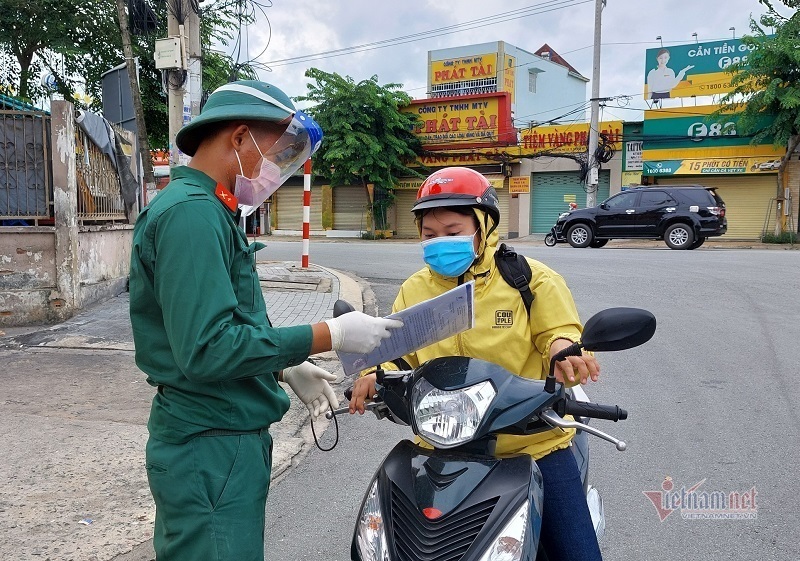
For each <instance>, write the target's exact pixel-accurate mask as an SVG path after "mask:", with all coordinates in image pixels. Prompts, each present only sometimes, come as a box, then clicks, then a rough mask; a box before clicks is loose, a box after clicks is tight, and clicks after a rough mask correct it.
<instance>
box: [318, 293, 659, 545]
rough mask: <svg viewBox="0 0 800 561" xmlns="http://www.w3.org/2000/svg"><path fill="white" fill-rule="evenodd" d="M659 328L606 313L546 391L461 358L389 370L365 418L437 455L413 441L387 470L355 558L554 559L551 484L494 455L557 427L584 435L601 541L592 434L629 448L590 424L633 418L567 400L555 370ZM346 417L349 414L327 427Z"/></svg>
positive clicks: (580, 448)
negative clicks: (403, 432)
mask: <svg viewBox="0 0 800 561" xmlns="http://www.w3.org/2000/svg"><path fill="white" fill-rule="evenodd" d="M340 302H341V301H340ZM340 302H337V306H335V308H334V314H336V313H337V307H338V308H339V310H338V312H341V307H342V306H341V305H340ZM345 304H346V303H345ZM655 328H656V320H655V317H654V316H653V315H652V314H651V313H650V312H647V311H645V310H640V309H635V308H611V309H607V310H604V311H602V312H600V313H598V314H597V315H595V316H593V317H592V318H591V319H590V320H589V321H587V322H586V326H585V328H584V332H583V336H582V340H581V341H580V342H578V343H575V344H573V345H571V346H570V347H567V348H566V349H564V350H562V351H561V352H559V353H558V354H557V355H555V356H554V357H553V359H552V360H551V362H550V369H549V373H548V375H547V378H546V379H545V380H543V381H542V380H530V379H527V378H522V377H520V376H516V375H514V374H512V373H511V372H508V371H507V370H505V369H503V368H502V367H500V366H498V365H495V364H492V363H490V362H487V361H484V360H478V359H473V358H469V357H461V356H449V357H439V358H436V359H433V360H431V361H428V362H426V363H425V364H422V365H421V366H419V367H417V368H415V369H409V370H402V371H383V370H380V369H379V370H378V371H377V386H376V389H377V395H376V396H375V397H374V398H373V400H372V401H371V402H369V403H368V404H367V406H366V408H367V409H368V410H370V411H372V412H373V413H374V414H375V415H376V417H377V418H378V419H386V420H389V421H392V422H395V423H398V424H402V425H408V426H410V427H411V429H412V431H413V432H414V434H415V435H417V436H418V437H419V438H420V439H422V440H423V441H424V442H425V443H427V444H428V445H429V446H430V447H427V448H426V447H422V446H419V445H417V444H414V443H413V442H411V441H409V440H403V441H401V442H400V443H398V444H397V445H396V446H395V447H394V448H393V449H392V451H391V452H389V454H388V455H387V456H386V458H385V459H384V460H383V463H382V464H381V465H380V467H379V468H378V470H377V473H376V474H375V476H374V478H373V479H372V481H371V482H370V484H369V488H368V489H367V492H366V494H365V496H364V499H363V501H362V504H361V508H360V510H359V516H358V519H357V521H356V526H355V530H354V532H353V539H352V545H351V559H353V560H354V561H422V560H429V559H430V560H433V559H436V560H462V561H534V560H538V561H543V560H546V558H547V557H546V555H547V552H545V551H543V548H542V547H541V544H540V541H539V537H540V530H541V522H542V497H543V482H542V476H541V473H540V471H539V469H538V467H537V465H536V462H535V461H534V460H533V459H532V458H531V457H530V456H529V455H523V454H515V455H507V456H495V455H494V453H493V452H494V447H495V444H496V439H497V435H499V434H516V435H526V434H534V433H537V432H541V431H547V430H550V429H552V428H555V427H558V428H561V429H577V433H576V437H575V438H574V439H573V446H572V447H571V448H570V449H571V450H572V451H573V452H574V453H575V455H576V460H577V463H578V466H579V467H580V470H581V478H582V481H583V484H584V491H585V493H586V500H587V503H588V505H589V510H590V513H591V515H592V523H593V525H594V529H595V532H596V534H597V536H598V539H599V538H600V537H601V536H602V534H603V531H604V528H605V514H604V511H603V502H602V498H601V497H600V494H599V492H598V491H597V490H596V489H595V488H593V487H592V486H590V485H589V483H588V478H587V475H588V465H589V456H588V435H594V436H597V437H599V438H601V439H603V440H606V441H608V442H611V443H613V444H614V445H615V446H616V448H617V450H620V451H623V450H625V448H626V444H625V442H623V441H621V440H618V439H616V438H614V437H613V436H611V435H609V434H606V433H604V432H602V431H600V430H598V429H596V428H594V427H592V426H590V425H589V424H588V423H589V419H590V418H595V419H606V420H611V421H615V422H616V421H619V420H623V419H626V418H627V416H628V414H627V412H626V411H625V410H624V409H620V408H619V407H618V406H608V405H600V404H596V403H589V402H588V400H587V399H586V395H585V393H583V391H582V390H581V389H580V387H579V386H576V387H574V388H572V389H570V390H568V389H566V388H565V387H564V386H563V384H560V383H558V382H557V381H556V379H555V376H554V372H555V364H556V362H558V361H560V360H563V359H565V358H566V357H568V356H579V355H580V354H581V352H582V350H587V351H617V350H623V349H628V348H632V347H635V346H638V345H641V344H643V343H645V342H647V341H648V340H649V339H650V338H651V337H652V336H653V333H654V332H655ZM345 395H346V397H347V398H348V399H349V398H350V395H348V392H345ZM346 412H348V409H347V408H342V409H338V410H335V411H332V412H329V413H328V414H327V416H328V418H332V417H333V416H334V415H339V414H343V413H346ZM567 415H572V416H573V417H574V418H575V420H569V419H567V418H565V417H566V416H567Z"/></svg>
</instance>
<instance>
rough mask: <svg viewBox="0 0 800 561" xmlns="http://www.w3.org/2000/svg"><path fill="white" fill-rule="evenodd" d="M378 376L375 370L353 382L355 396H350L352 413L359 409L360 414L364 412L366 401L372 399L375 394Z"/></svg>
mask: <svg viewBox="0 0 800 561" xmlns="http://www.w3.org/2000/svg"><path fill="white" fill-rule="evenodd" d="M376 379H377V376H376V374H375V373H374V372H372V373H371V374H367V375H366V376H362V377H361V378H358V379H357V380H356V381H355V383H354V384H353V397H352V398H350V414H351V415H353V414H354V413H355V412H356V411H358V414H359V415H363V414H364V402H365V401H366V400H368V399H372V396H374V395H375V381H376Z"/></svg>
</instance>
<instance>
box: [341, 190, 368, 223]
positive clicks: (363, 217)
mask: <svg viewBox="0 0 800 561" xmlns="http://www.w3.org/2000/svg"><path fill="white" fill-rule="evenodd" d="M368 209H369V200H368V199H367V190H366V189H365V188H364V187H363V186H361V185H340V186H338V187H334V188H333V228H334V230H358V231H364V230H366V229H367V226H368V222H367V212H368Z"/></svg>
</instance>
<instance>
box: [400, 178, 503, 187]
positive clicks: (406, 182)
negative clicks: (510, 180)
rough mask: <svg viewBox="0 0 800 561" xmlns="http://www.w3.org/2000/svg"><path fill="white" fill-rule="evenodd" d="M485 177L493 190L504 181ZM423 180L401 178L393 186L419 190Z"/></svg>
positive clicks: (501, 185)
mask: <svg viewBox="0 0 800 561" xmlns="http://www.w3.org/2000/svg"><path fill="white" fill-rule="evenodd" d="M485 177H486V179H488V180H489V183H491V184H492V187H494V188H495V190H498V189H502V188H503V183H504V181H503V178H502V177H487V176H485ZM423 181H424V180H423V179H417V178H414V179H401V180H399V181H398V182H397V185H395V187H394V188H395V189H400V190H403V191H410V190H414V191H419V188H420V187H422V182H423Z"/></svg>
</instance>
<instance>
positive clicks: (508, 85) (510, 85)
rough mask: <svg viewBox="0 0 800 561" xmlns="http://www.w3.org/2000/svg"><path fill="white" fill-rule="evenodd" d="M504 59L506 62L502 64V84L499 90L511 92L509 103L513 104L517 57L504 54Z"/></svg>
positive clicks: (514, 99)
mask: <svg viewBox="0 0 800 561" xmlns="http://www.w3.org/2000/svg"><path fill="white" fill-rule="evenodd" d="M505 59H506V63H505V65H503V85H502V88H501V89H500V90H501V91H504V92H508V93H509V94H511V103H512V104H513V103H516V101H517V98H516V92H515V90H514V85H515V84H516V72H517V59H516V58H514V57H513V56H511V55H506V56H505Z"/></svg>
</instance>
